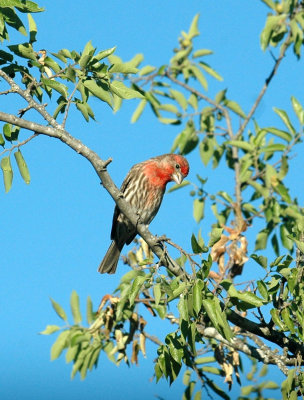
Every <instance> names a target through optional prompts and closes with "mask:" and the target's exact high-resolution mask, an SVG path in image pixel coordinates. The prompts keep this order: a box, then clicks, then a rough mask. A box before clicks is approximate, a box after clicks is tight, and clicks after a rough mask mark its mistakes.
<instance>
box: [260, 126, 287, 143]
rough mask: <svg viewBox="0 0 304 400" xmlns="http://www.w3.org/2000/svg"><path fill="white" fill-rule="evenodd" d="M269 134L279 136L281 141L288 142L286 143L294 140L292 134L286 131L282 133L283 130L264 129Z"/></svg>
mask: <svg viewBox="0 0 304 400" xmlns="http://www.w3.org/2000/svg"><path fill="white" fill-rule="evenodd" d="M264 129H265V130H266V131H267V132H270V133H272V134H273V135H275V136H278V137H279V138H281V139H284V140H286V142H288V143H289V142H291V140H292V136H291V135H290V133H288V132H286V131H282V130H281V129H277V128H272V127H271V128H264Z"/></svg>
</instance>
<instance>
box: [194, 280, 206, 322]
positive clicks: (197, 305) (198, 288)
mask: <svg viewBox="0 0 304 400" xmlns="http://www.w3.org/2000/svg"><path fill="white" fill-rule="evenodd" d="M204 287H205V283H204V282H203V281H202V280H201V279H197V280H196V282H195V284H194V286H193V309H194V311H195V312H196V314H197V315H198V314H199V312H200V310H201V308H202V304H203V294H202V290H203V288H204Z"/></svg>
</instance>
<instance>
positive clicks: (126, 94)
mask: <svg viewBox="0 0 304 400" xmlns="http://www.w3.org/2000/svg"><path fill="white" fill-rule="evenodd" d="M110 88H111V90H112V92H114V93H115V94H116V95H117V96H119V97H121V98H122V99H135V98H139V99H143V98H144V96H143V95H142V94H141V93H140V92H138V91H137V90H134V89H130V88H128V87H127V86H126V85H125V84H124V83H123V82H120V81H112V83H111V84H110Z"/></svg>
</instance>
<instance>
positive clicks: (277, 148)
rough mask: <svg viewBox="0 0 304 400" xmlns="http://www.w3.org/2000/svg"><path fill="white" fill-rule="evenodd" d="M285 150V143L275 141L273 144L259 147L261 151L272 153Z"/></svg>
mask: <svg viewBox="0 0 304 400" xmlns="http://www.w3.org/2000/svg"><path fill="white" fill-rule="evenodd" d="M285 150H286V146H285V144H281V143H275V144H269V145H268V146H265V147H262V148H261V149H260V152H261V153H266V152H269V153H274V152H275V151H285Z"/></svg>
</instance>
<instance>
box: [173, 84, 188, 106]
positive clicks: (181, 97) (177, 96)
mask: <svg viewBox="0 0 304 400" xmlns="http://www.w3.org/2000/svg"><path fill="white" fill-rule="evenodd" d="M170 94H171V96H172V97H173V99H174V100H175V101H176V102H177V103H178V104H179V105H180V106H181V108H182V109H183V110H184V111H185V110H186V109H187V107H188V102H187V100H186V98H185V96H184V95H183V94H182V93H181V92H180V91H178V90H175V89H170Z"/></svg>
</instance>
